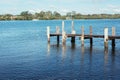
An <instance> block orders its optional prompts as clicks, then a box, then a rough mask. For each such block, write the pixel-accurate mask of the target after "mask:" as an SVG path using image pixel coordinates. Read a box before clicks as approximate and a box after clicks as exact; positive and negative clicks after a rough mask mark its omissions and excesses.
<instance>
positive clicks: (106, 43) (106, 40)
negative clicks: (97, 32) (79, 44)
mask: <svg viewBox="0 0 120 80" xmlns="http://www.w3.org/2000/svg"><path fill="white" fill-rule="evenodd" d="M104 46H105V48H108V28H105V29H104Z"/></svg>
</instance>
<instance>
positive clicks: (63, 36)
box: [62, 21, 67, 45]
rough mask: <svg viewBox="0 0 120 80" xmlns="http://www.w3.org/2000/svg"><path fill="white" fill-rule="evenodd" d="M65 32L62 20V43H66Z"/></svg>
mask: <svg viewBox="0 0 120 80" xmlns="http://www.w3.org/2000/svg"><path fill="white" fill-rule="evenodd" d="M66 37H67V36H66V32H65V31H64V21H62V43H63V45H65V44H66Z"/></svg>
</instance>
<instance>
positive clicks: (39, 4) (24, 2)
mask: <svg viewBox="0 0 120 80" xmlns="http://www.w3.org/2000/svg"><path fill="white" fill-rule="evenodd" d="M22 11H30V12H31V13H34V12H40V11H58V12H60V13H61V14H66V13H67V12H71V11H76V12H77V13H81V14H101V13H106V14H120V0H1V1H0V14H7V13H10V14H20V13H21V12H22Z"/></svg>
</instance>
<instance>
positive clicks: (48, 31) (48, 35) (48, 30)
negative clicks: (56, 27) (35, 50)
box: [47, 26, 50, 43]
mask: <svg viewBox="0 0 120 80" xmlns="http://www.w3.org/2000/svg"><path fill="white" fill-rule="evenodd" d="M47 39H48V43H50V27H49V26H48V27H47Z"/></svg>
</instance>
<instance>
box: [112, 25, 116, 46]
mask: <svg viewBox="0 0 120 80" xmlns="http://www.w3.org/2000/svg"><path fill="white" fill-rule="evenodd" d="M112 36H115V27H112ZM113 47H115V39H112V48H113Z"/></svg>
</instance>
